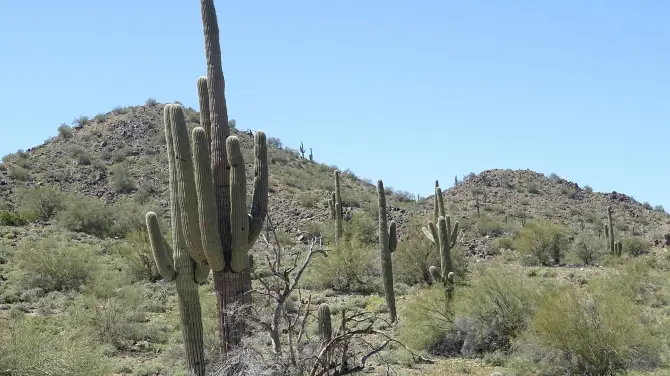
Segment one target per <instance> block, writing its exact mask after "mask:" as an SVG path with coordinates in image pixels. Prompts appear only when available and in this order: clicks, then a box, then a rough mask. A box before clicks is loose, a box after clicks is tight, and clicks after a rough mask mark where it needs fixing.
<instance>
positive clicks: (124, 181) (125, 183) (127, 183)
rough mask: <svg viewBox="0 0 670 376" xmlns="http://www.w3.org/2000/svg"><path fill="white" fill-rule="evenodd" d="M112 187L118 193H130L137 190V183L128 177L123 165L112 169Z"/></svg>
mask: <svg viewBox="0 0 670 376" xmlns="http://www.w3.org/2000/svg"><path fill="white" fill-rule="evenodd" d="M112 185H113V186H114V191H116V192H118V193H130V192H132V191H134V190H135V189H136V188H137V185H136V184H135V181H134V180H133V179H132V178H131V177H130V176H128V173H127V172H126V169H125V167H123V165H121V164H117V165H114V167H112Z"/></svg>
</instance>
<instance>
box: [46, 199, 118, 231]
mask: <svg viewBox="0 0 670 376" xmlns="http://www.w3.org/2000/svg"><path fill="white" fill-rule="evenodd" d="M115 217H116V215H115V212H114V211H113V210H112V209H111V208H110V207H108V206H106V205H105V204H104V202H103V201H102V200H100V199H97V198H92V197H86V196H82V195H76V196H72V197H70V198H69V199H68V201H67V203H66V205H65V209H64V210H62V211H61V212H60V213H59V214H58V216H57V217H56V218H57V220H58V222H59V223H60V224H61V225H62V226H64V227H65V228H67V229H68V230H70V231H74V232H83V233H86V234H90V235H94V236H97V237H101V238H102V237H106V236H112V235H114V230H115V228H114V225H115V220H116V218H115Z"/></svg>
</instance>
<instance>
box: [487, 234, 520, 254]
mask: <svg viewBox="0 0 670 376" xmlns="http://www.w3.org/2000/svg"><path fill="white" fill-rule="evenodd" d="M491 247H492V248H493V249H494V250H496V251H499V250H501V249H514V238H512V237H510V236H503V237H500V238H496V239H494V240H493V242H492V243H491Z"/></svg>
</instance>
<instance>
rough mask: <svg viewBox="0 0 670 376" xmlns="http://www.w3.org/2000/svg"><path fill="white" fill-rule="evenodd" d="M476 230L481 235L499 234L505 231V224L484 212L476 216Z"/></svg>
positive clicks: (493, 235)
mask: <svg viewBox="0 0 670 376" xmlns="http://www.w3.org/2000/svg"><path fill="white" fill-rule="evenodd" d="M476 226H477V232H479V234H480V235H481V236H487V235H488V236H492V237H495V236H500V235H502V234H504V233H505V231H506V227H505V224H504V223H502V222H501V221H499V220H497V219H495V218H493V217H491V216H490V215H488V214H484V215H482V216H480V217H478V218H477V224H476Z"/></svg>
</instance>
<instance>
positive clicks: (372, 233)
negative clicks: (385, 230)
mask: <svg viewBox="0 0 670 376" xmlns="http://www.w3.org/2000/svg"><path fill="white" fill-rule="evenodd" d="M377 230H378V228H377V225H376V223H375V221H374V220H373V219H372V217H371V216H370V215H368V214H367V213H361V212H357V213H354V214H353V215H352V216H351V220H349V221H345V222H344V232H343V234H342V239H343V240H344V241H345V242H348V243H352V244H353V245H355V246H366V245H372V244H376V243H377V241H378V240H379V239H378V235H377Z"/></svg>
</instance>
